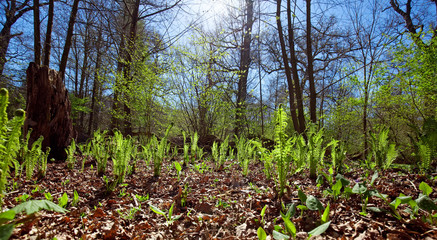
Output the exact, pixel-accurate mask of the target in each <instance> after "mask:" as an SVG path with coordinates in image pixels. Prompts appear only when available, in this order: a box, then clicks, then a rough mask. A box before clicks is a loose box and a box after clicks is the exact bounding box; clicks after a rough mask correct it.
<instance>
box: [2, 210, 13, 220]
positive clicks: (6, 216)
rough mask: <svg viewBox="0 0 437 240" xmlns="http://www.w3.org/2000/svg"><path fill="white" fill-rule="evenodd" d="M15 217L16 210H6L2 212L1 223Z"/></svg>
mask: <svg viewBox="0 0 437 240" xmlns="http://www.w3.org/2000/svg"><path fill="white" fill-rule="evenodd" d="M14 218H15V211H13V210H8V211H5V212H2V213H0V223H2V222H4V221H9V220H12V219H14Z"/></svg>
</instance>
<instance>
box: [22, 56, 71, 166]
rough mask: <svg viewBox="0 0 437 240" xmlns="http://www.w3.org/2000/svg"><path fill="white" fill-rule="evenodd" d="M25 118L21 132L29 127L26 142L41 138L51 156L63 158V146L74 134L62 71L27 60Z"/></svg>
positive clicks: (66, 144)
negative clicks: (29, 132)
mask: <svg viewBox="0 0 437 240" xmlns="http://www.w3.org/2000/svg"><path fill="white" fill-rule="evenodd" d="M26 112H27V120H26V122H25V125H24V131H25V133H27V131H29V129H30V128H32V129H33V130H32V133H31V135H30V139H29V145H31V144H32V143H33V142H34V141H36V140H37V139H38V138H39V137H40V136H43V137H44V141H43V144H42V146H43V149H45V148H46V147H50V149H51V151H50V155H49V157H50V158H55V159H57V160H63V159H65V158H66V153H65V149H66V147H68V146H69V145H70V143H71V139H72V138H74V137H76V134H75V132H74V131H73V121H72V119H71V117H70V113H71V104H70V100H69V99H68V92H67V90H66V88H65V86H64V83H63V74H62V73H59V72H56V71H55V70H51V69H49V68H48V67H47V66H43V67H40V66H38V65H37V64H35V63H33V62H32V63H30V64H29V68H28V69H27V105H26Z"/></svg>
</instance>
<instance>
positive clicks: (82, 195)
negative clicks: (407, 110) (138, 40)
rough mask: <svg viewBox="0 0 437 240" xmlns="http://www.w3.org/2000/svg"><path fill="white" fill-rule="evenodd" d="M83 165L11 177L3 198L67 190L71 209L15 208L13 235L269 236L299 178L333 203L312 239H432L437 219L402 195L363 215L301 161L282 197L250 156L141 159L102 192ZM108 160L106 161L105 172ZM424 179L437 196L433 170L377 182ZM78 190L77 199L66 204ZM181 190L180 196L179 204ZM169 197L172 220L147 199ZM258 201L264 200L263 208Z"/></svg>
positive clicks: (387, 190) (160, 202) (394, 187)
mask: <svg viewBox="0 0 437 240" xmlns="http://www.w3.org/2000/svg"><path fill="white" fill-rule="evenodd" d="M179 160H180V161H182V159H179ZM78 161H81V159H80V158H79V159H78ZM79 165H80V164H79V163H77V165H76V166H75V168H74V169H73V170H69V169H67V167H66V164H65V163H49V165H48V170H47V175H46V176H45V177H44V178H41V179H32V180H24V179H25V177H24V176H23V177H22V178H20V179H14V182H15V183H14V184H13V185H14V187H15V188H14V189H10V192H9V193H8V194H7V195H6V197H5V199H4V200H5V205H4V206H3V207H4V208H12V207H13V206H15V205H17V204H18V203H19V202H20V196H23V195H25V194H27V195H30V196H31V199H45V195H44V194H45V193H50V194H51V196H52V197H53V199H54V200H53V201H54V202H55V203H56V202H57V199H58V198H60V197H61V196H62V195H63V194H64V193H67V195H68V197H69V203H68V205H67V206H66V209H67V210H68V211H69V212H67V213H66V214H62V213H56V212H50V211H45V210H43V211H40V212H39V213H38V214H36V215H35V216H31V218H29V217H27V218H26V216H24V215H19V216H18V218H23V219H25V220H26V222H25V223H23V224H21V225H18V226H17V227H16V228H15V230H14V232H13V235H12V237H11V239H258V237H257V229H258V228H259V227H263V228H264V229H265V232H266V233H267V235H268V236H269V237H268V239H273V237H272V232H273V230H274V229H275V225H280V226H282V227H283V228H284V222H283V221H282V219H281V214H280V212H281V211H283V209H282V206H283V205H285V206H286V205H287V204H289V203H297V204H300V200H299V198H298V191H297V186H299V187H300V189H301V190H302V191H303V192H304V193H305V194H307V195H313V196H316V197H317V198H318V199H319V200H320V201H321V202H322V204H323V206H324V207H326V205H327V204H328V202H329V203H330V214H329V218H330V221H331V224H330V226H329V228H328V229H327V230H326V232H325V233H323V234H322V235H320V236H313V237H312V238H311V239H437V226H436V225H430V224H428V223H425V222H424V221H422V220H421V219H420V218H417V219H410V217H409V215H407V214H406V213H405V212H403V211H402V209H403V208H404V207H403V205H401V206H400V207H399V209H401V211H400V212H401V213H402V219H401V220H397V219H396V218H395V217H393V216H392V215H390V214H388V213H384V212H382V213H376V212H372V211H368V213H367V215H362V214H360V212H361V210H362V200H361V197H360V196H359V195H357V194H352V195H351V196H349V197H345V196H342V197H340V198H339V199H337V200H335V201H334V200H333V198H332V197H331V196H324V194H323V190H325V189H327V188H329V185H328V184H327V183H326V181H325V183H324V184H322V185H321V186H317V184H316V182H315V181H314V180H310V179H309V178H308V173H307V172H305V171H304V172H301V173H299V174H295V175H293V176H291V177H290V178H289V179H288V187H287V188H286V193H285V194H284V195H283V196H282V197H280V198H279V197H278V193H277V191H276V187H275V186H276V185H275V182H274V181H273V180H266V177H265V175H264V173H263V168H264V167H263V165H261V164H260V163H258V164H253V165H251V166H250V168H249V169H250V173H249V174H248V176H246V177H244V176H242V174H241V168H240V167H239V165H238V164H235V163H234V164H232V163H230V162H227V163H226V164H225V167H224V168H223V169H221V170H215V169H214V165H213V163H212V162H210V161H205V163H198V164H197V167H194V166H189V167H184V168H183V169H182V174H181V176H180V179H178V177H177V174H176V170H175V168H174V167H173V164H172V162H171V161H168V162H164V163H163V168H162V173H161V176H160V177H153V170H152V169H151V168H150V167H146V164H145V162H144V161H141V163H139V165H138V166H137V169H136V171H135V172H134V173H133V174H132V175H129V176H127V177H126V179H125V182H124V184H121V185H119V186H118V187H117V188H116V189H115V190H114V191H113V192H112V193H107V191H106V184H105V182H104V180H103V178H102V177H101V176H97V172H96V170H97V168H96V163H95V162H93V161H87V162H86V165H85V170H84V171H83V172H81V171H80V166H79ZM110 169H111V166H110V164H109V163H108V173H107V174H108V175H109V176H110V175H111V171H110ZM367 175H368V176H367ZM372 175H373V173H372V174H366V171H364V170H362V169H360V168H359V167H356V169H353V170H350V171H348V172H347V173H345V174H344V176H345V178H346V179H348V180H350V181H351V182H352V183H355V182H363V181H366V180H367V182H368V181H370V178H371V177H372ZM366 176H367V177H366ZM422 181H424V182H426V183H428V185H429V186H431V187H432V188H433V190H434V191H433V192H432V193H431V195H430V197H431V198H432V199H436V198H437V187H436V186H437V178H436V177H435V176H434V177H432V176H428V177H424V176H422V175H416V174H410V173H409V172H408V171H400V170H387V171H384V172H381V173H379V177H378V178H377V179H376V181H375V184H374V188H375V189H377V190H378V191H379V192H381V193H384V194H388V196H389V198H390V199H391V200H393V199H395V198H396V197H398V196H399V194H400V193H403V194H405V195H408V196H412V197H413V198H414V199H416V198H417V197H418V195H419V193H420V192H421V191H420V190H419V184H420V183H421V182H422ZM74 190H76V191H77V193H78V195H79V202H78V203H77V205H75V206H72V198H73V192H74ZM184 200H185V206H184V207H181V205H182V203H183V202H184ZM391 200H390V201H391ZM281 202H282V204H281ZM173 203H174V211H173V216H172V217H171V218H174V216H176V215H180V218H179V219H177V220H174V221H173V222H172V221H168V222H167V221H166V218H165V217H164V216H162V215H159V214H157V213H155V212H154V211H152V209H151V208H150V205H153V206H156V207H157V208H158V209H161V210H162V211H163V212H165V213H167V212H168V210H169V209H170V208H171V206H172V204H173ZM264 206H267V207H266V211H265V215H264V217H262V216H261V211H262V209H263V207H264ZM368 206H369V207H370V206H378V207H384V208H387V209H388V206H387V205H384V202H383V201H382V200H381V199H379V198H374V197H372V198H370V200H369V202H368ZM434 213H435V212H434ZM169 220H170V219H169ZM291 220H292V222H293V223H294V224H295V225H296V229H297V239H306V238H308V232H309V231H311V230H312V229H314V228H315V227H317V226H318V225H319V224H320V216H319V213H318V211H309V210H305V211H304V212H303V214H301V212H300V210H299V209H298V210H297V212H296V215H295V216H294V217H293V218H291ZM284 229H285V228H284Z"/></svg>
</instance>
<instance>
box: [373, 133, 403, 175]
mask: <svg viewBox="0 0 437 240" xmlns="http://www.w3.org/2000/svg"><path fill="white" fill-rule="evenodd" d="M388 133H389V129H388V128H383V129H382V130H381V132H379V134H373V133H372V134H370V136H371V141H370V143H371V150H372V153H371V154H372V157H373V159H374V160H375V162H376V165H377V166H378V167H379V168H380V169H387V168H389V167H390V165H391V164H392V163H393V161H394V160H395V159H396V158H397V156H398V151H397V150H396V146H395V144H390V143H389V141H388Z"/></svg>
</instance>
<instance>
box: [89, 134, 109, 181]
mask: <svg viewBox="0 0 437 240" xmlns="http://www.w3.org/2000/svg"><path fill="white" fill-rule="evenodd" d="M106 134H107V131H103V132H100V129H99V130H97V131H95V132H94V134H93V139H92V140H91V155H92V156H93V157H94V159H95V160H96V162H97V174H98V175H103V174H105V172H106V165H107V162H108V158H109V149H108V148H109V147H108V146H107V139H106Z"/></svg>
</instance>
